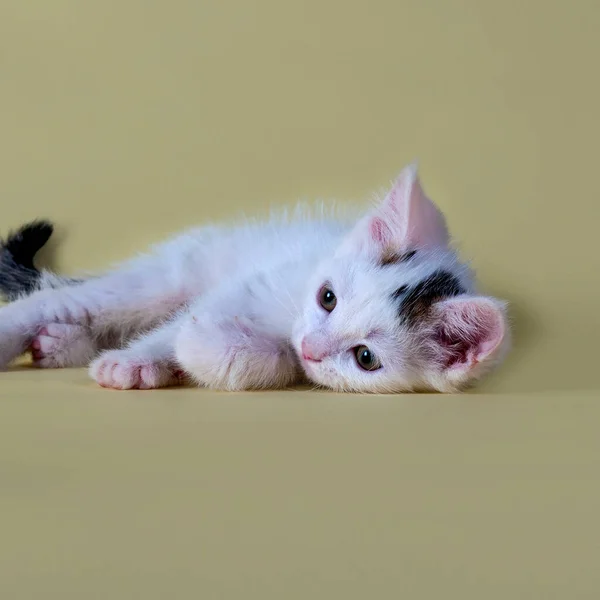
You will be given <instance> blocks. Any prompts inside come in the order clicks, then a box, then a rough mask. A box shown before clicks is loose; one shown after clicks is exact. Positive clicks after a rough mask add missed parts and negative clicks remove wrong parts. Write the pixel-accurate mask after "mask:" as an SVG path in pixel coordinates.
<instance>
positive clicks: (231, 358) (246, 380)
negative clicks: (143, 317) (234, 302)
mask: <svg viewBox="0 0 600 600" xmlns="http://www.w3.org/2000/svg"><path fill="white" fill-rule="evenodd" d="M175 356H176V358H177V362H178V363H179V364H180V365H181V366H182V367H183V369H184V370H185V372H186V373H187V374H188V375H190V376H191V377H192V378H193V379H194V380H195V381H197V382H198V383H199V384H201V385H204V386H207V387H210V388H214V389H221V390H230V391H237V390H249V389H267V388H283V387H285V386H287V385H290V384H291V383H293V382H294V381H295V380H296V379H297V378H298V375H299V368H298V364H297V360H296V356H295V354H294V351H293V350H292V348H291V347H290V345H289V344H288V343H287V341H285V340H284V339H282V338H281V337H278V336H277V335H274V334H272V333H269V332H268V331H266V329H265V328H264V327H261V326H260V325H259V324H257V323H256V322H255V321H253V320H252V319H251V318H249V317H246V316H243V315H233V316H231V317H224V316H222V315H219V314H218V313H216V314H211V313H210V312H208V313H207V312H204V313H202V314H201V316H195V312H194V310H193V309H192V312H191V313H190V315H189V316H187V318H186V319H185V322H184V324H183V326H182V327H181V329H180V331H179V333H178V335H177V338H176V341H175Z"/></svg>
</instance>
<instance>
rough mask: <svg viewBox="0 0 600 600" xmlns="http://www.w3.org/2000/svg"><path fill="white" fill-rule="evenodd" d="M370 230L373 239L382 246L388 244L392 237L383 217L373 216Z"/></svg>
mask: <svg viewBox="0 0 600 600" xmlns="http://www.w3.org/2000/svg"><path fill="white" fill-rule="evenodd" d="M369 231H370V233H371V238H372V239H373V241H374V242H376V243H377V244H379V245H381V246H387V245H388V244H389V243H390V241H391V239H392V232H391V231H390V228H389V227H388V226H387V225H386V224H385V222H384V221H383V219H380V218H379V217H373V219H371V223H370V224H369Z"/></svg>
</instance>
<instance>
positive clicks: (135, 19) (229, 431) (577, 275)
mask: <svg viewBox="0 0 600 600" xmlns="http://www.w3.org/2000/svg"><path fill="white" fill-rule="evenodd" d="M599 27H600V5H598V3H597V2H592V1H591V0H575V1H573V2H566V0H563V1H562V2H561V1H555V0H545V1H542V0H528V1H527V2H515V1H514V0H509V1H503V2H491V1H489V0H484V1H480V0H446V1H444V0H428V1H427V2H425V1H419V0H398V1H391V0H386V1H382V0H371V1H370V2H342V1H341V0H318V1H317V0H302V1H299V2H282V1H281V0H280V1H275V0H253V1H244V0H235V1H234V0H232V1H230V2H216V1H215V0H205V1H195V2H193V1H185V0H171V1H169V2H166V1H164V2H150V1H145V2H143V1H141V0H137V1H136V0H93V1H87V2H81V1H79V2H78V1H75V0H53V1H52V2H48V1H46V0H27V1H22V0H4V2H2V4H1V5H0V165H1V176H0V199H1V200H0V203H1V204H0V205H1V207H2V210H1V219H0V221H1V223H0V225H1V228H2V232H0V233H1V234H4V233H6V231H7V230H8V229H9V228H11V227H15V226H17V225H20V224H21V223H22V222H24V221H26V220H28V219H31V218H35V217H39V216H46V217H49V218H51V219H52V220H54V221H55V222H56V223H57V225H58V231H57V234H56V237H55V239H54V240H53V242H52V244H50V247H49V248H48V249H47V250H45V251H44V252H43V254H42V255H41V256H40V259H41V260H40V262H41V263H42V264H50V265H53V266H55V267H56V268H58V269H60V270H61V271H72V270H79V269H95V268H101V267H105V266H106V265H107V264H108V263H110V262H113V261H115V260H119V259H122V258H125V257H127V256H129V255H130V254H131V253H133V252H135V251H137V250H140V249H143V248H144V247H145V246H146V245H148V244H150V243H152V242H154V241H157V240H158V239H161V238H163V237H165V236H166V235H168V234H170V233H172V232H175V231H177V230H179V229H181V228H182V227H184V226H188V225H190V224H196V223H202V222H203V221H205V220H207V219H216V218H227V217H231V216H234V215H237V214H238V213H239V211H240V210H244V211H245V212H247V213H250V214H253V213H256V212H261V211H264V210H266V209H267V208H268V207H269V206H271V205H274V204H289V203H292V202H295V201H296V200H298V199H303V198H306V199H311V198H325V199H326V198H337V199H342V200H346V201H348V202H352V203H358V202H361V201H364V200H365V199H367V198H368V197H369V195H370V194H371V193H372V192H373V191H376V190H378V189H380V188H381V187H382V186H384V185H386V183H387V182H389V181H390V180H391V179H392V178H393V177H394V176H395V175H396V174H397V172H398V171H399V170H400V169H401V168H402V166H404V164H405V163H407V162H409V161H411V160H413V159H414V158H418V159H419V160H420V164H421V174H422V178H423V183H424V186H425V188H426V190H427V191H428V192H429V194H430V195H431V196H432V197H433V198H434V200H435V201H436V202H437V203H438V204H439V205H440V207H441V208H442V209H443V210H444V212H445V213H446V215H447V217H448V220H449V223H450V227H451V229H452V232H453V234H454V235H455V237H456V239H457V241H458V242H459V244H460V248H461V250H462V252H463V253H464V255H465V256H466V257H468V258H471V259H472V260H473V264H474V266H475V267H476V268H477V269H478V271H479V272H480V277H481V281H482V283H483V285H484V288H485V289H486V290H487V291H488V292H489V293H492V294H495V295H498V296H500V297H503V298H505V299H507V300H508V301H509V302H510V303H511V315H512V318H513V322H514V332H515V348H514V351H513V352H512V354H511V356H510V357H509V359H508V361H507V362H506V363H505V366H504V367H503V368H502V369H501V370H500V371H498V372H497V373H496V374H495V375H494V376H492V377H491V378H489V379H488V380H487V381H486V382H485V383H484V384H483V385H482V386H480V387H479V388H478V389H477V390H475V391H474V392H472V393H470V394H468V395H464V396H459V397H445V396H424V395H422V396H402V397H400V396H399V397H379V398H372V397H371V398H362V397H358V396H354V397H344V396H338V395H333V394H317V393H310V392H303V391H296V392H288V393H285V394H279V393H272V394H248V395H245V394H237V395H226V394H210V393H206V392H203V391H201V390H183V391H158V392H152V393H138V392H130V393H121V394H119V393H116V392H109V391H104V390H100V389H98V388H97V387H96V386H94V385H93V384H92V383H91V382H89V381H88V380H87V378H86V376H85V372H83V371H74V370H71V371H63V372H52V373H40V372H31V370H29V369H26V368H21V369H16V370H13V371H11V372H8V373H4V374H0V595H1V596H2V597H3V598H7V599H9V598H10V599H11V600H12V599H17V598H27V599H31V598H36V597H52V598H54V597H57V598H58V597H60V598H61V599H67V598H90V599H91V598H111V599H116V598H134V597H144V598H147V599H152V598H166V597H169V596H172V597H176V598H199V597H202V598H254V597H256V598H271V597H272V598H302V599H304V598H328V599H329V598H368V597H373V598H399V597H405V598H436V597H446V598H461V599H464V598H477V599H482V598H485V599H486V600H493V599H495V598H499V599H500V598H502V599H504V598H528V599H530V598H544V599H548V598H597V597H598V595H599V594H600V576H598V574H597V571H598V569H597V556H598V550H599V549H598V542H597V540H598V533H599V531H598V529H599V527H598V525H597V523H598V519H597V516H596V513H597V507H598V505H599V500H600V493H599V492H600V486H599V485H598V483H597V479H598V473H599V472H600V471H599V469H598V467H600V464H599V459H598V456H599V455H600V442H598V441H597V439H598V437H599V436H598V435H597V431H598V427H597V426H596V423H597V422H598V418H599V417H600V409H598V408H597V406H596V405H597V401H598V396H599V394H598V387H599V386H598V383H597V380H598V378H597V362H598V351H597V347H598V340H599V339H600V317H599V316H598V315H599V314H600V313H599V312H598V308H599V293H598V291H599V281H598V271H599V269H598V267H599V258H598V257H599V254H600V253H599V251H598V234H597V231H598V216H599V211H598V209H597V205H598V200H597V195H598V191H597V189H598V170H599V169H598V139H600V119H599V116H598V113H599V110H600V108H599V107H600V84H599V83H598V60H599V58H600V38H599V36H598V31H599Z"/></svg>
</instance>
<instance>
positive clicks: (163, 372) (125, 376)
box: [90, 350, 181, 390]
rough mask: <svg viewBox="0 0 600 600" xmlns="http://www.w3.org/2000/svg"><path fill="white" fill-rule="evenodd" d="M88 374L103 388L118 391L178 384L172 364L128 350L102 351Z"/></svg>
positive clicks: (178, 380) (178, 379)
mask: <svg viewBox="0 0 600 600" xmlns="http://www.w3.org/2000/svg"><path fill="white" fill-rule="evenodd" d="M90 376H91V377H92V379H95V380H96V381H97V382H98V383H99V384H100V385H101V386H102V387H107V388H114V389H117V390H131V389H138V390H150V389H154V388H161V387H168V386H171V385H178V384H179V383H181V378H180V375H179V373H178V372H177V371H176V370H175V369H174V367H173V366H172V365H170V364H167V363H164V362H157V361H155V360H152V359H151V358H148V357H144V356H140V355H138V354H136V353H135V352H132V351H130V350H109V351H108V352H103V353H102V354H101V355H100V356H99V357H98V358H97V359H96V360H94V362H92V364H91V365H90Z"/></svg>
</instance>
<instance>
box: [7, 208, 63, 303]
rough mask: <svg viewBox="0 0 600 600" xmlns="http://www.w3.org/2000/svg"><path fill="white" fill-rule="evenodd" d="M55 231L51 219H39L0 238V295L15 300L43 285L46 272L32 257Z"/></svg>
mask: <svg viewBox="0 0 600 600" xmlns="http://www.w3.org/2000/svg"><path fill="white" fill-rule="evenodd" d="M53 231H54V226H53V225H52V223H50V221H45V220H36V221H32V222H31V223H27V224H26V225H23V226H22V227H21V228H19V229H18V230H17V231H14V232H11V233H9V234H8V236H7V238H6V239H5V240H1V239H0V295H2V296H3V298H4V299H5V300H7V301H12V300H15V299H17V298H19V297H20V296H24V295H27V294H30V293H31V292H33V291H35V290H36V289H39V288H40V287H41V286H40V283H41V279H42V276H43V275H42V272H41V271H40V270H38V269H37V268H36V266H35V265H34V264H33V259H34V257H35V255H36V254H37V252H38V250H40V248H42V246H44V244H45V243H46V242H47V241H48V240H49V239H50V236H51V235H52V232H53Z"/></svg>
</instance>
